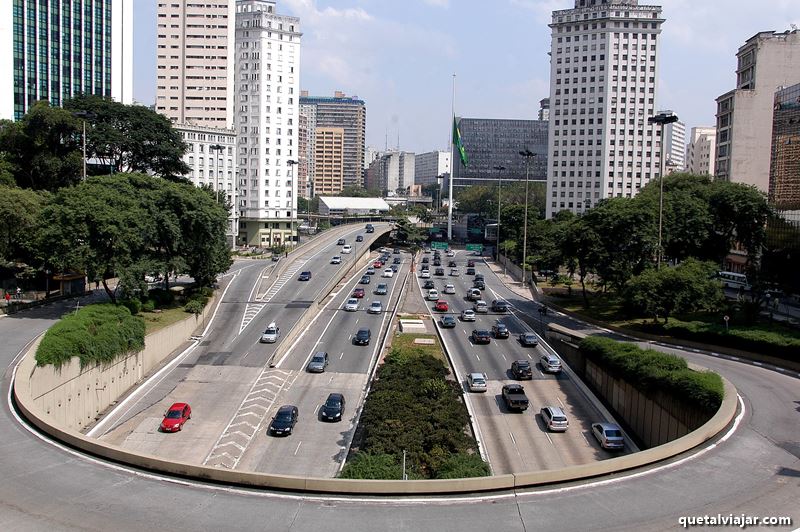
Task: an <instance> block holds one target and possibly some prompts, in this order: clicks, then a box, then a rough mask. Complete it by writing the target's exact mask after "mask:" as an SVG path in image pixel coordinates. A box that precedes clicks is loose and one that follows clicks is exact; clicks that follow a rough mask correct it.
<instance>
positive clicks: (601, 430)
mask: <svg viewBox="0 0 800 532" xmlns="http://www.w3.org/2000/svg"><path fill="white" fill-rule="evenodd" d="M592 434H594V437H595V438H597V441H598V442H599V443H600V447H602V448H603V449H615V450H619V449H624V448H625V437H624V436H623V435H622V429H620V428H619V427H618V426H617V425H615V424H614V423H593V424H592Z"/></svg>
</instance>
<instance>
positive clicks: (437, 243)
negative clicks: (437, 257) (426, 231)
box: [431, 242, 448, 249]
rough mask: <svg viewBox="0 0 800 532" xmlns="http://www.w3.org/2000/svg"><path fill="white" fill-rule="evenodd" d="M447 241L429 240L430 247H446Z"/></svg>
mask: <svg viewBox="0 0 800 532" xmlns="http://www.w3.org/2000/svg"><path fill="white" fill-rule="evenodd" d="M447 247H448V246H447V242H431V249H447Z"/></svg>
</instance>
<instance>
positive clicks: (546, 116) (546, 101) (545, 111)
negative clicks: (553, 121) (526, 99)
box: [539, 98, 550, 120]
mask: <svg viewBox="0 0 800 532" xmlns="http://www.w3.org/2000/svg"><path fill="white" fill-rule="evenodd" d="M539 120H550V98H542V99H541V100H539Z"/></svg>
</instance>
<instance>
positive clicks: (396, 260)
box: [392, 257, 402, 264]
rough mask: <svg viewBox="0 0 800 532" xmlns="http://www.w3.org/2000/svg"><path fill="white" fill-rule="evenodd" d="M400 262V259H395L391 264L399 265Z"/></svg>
mask: <svg viewBox="0 0 800 532" xmlns="http://www.w3.org/2000/svg"><path fill="white" fill-rule="evenodd" d="M401 262H402V259H401V258H400V257H395V258H394V259H393V260H392V264H400V263H401Z"/></svg>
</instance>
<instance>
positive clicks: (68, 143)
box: [0, 101, 83, 192]
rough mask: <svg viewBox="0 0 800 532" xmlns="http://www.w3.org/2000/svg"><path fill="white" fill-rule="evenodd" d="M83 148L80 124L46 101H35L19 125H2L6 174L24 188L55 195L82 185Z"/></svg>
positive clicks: (1, 150)
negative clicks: (54, 193)
mask: <svg viewBox="0 0 800 532" xmlns="http://www.w3.org/2000/svg"><path fill="white" fill-rule="evenodd" d="M80 146H81V136H80V121H79V120H78V119H77V118H75V117H74V116H72V114H71V113H70V112H69V111H66V110H64V109H60V108H57V107H50V104H49V103H48V102H46V101H40V102H36V103H35V104H34V105H33V107H31V109H30V110H29V111H28V113H27V114H26V115H25V116H24V117H22V120H20V121H19V122H11V121H8V120H4V121H2V122H0V155H2V159H3V161H4V162H3V165H2V168H3V173H4V175H6V177H7V175H8V174H9V173H10V174H11V175H13V176H14V179H15V181H16V184H17V186H19V187H22V188H30V189H34V190H49V191H51V192H52V191H56V190H58V189H59V188H61V187H65V186H69V185H73V184H75V183H77V182H79V181H80V180H81V176H82V168H83V155H82V152H81V149H80ZM4 181H6V182H7V178H6V179H4Z"/></svg>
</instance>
